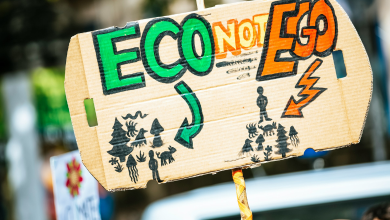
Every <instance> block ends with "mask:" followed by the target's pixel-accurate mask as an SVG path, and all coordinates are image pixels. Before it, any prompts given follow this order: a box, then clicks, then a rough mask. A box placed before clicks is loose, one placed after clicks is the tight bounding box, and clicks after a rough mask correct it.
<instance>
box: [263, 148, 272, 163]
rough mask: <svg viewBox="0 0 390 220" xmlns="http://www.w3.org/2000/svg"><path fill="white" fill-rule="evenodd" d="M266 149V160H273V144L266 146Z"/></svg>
mask: <svg viewBox="0 0 390 220" xmlns="http://www.w3.org/2000/svg"><path fill="white" fill-rule="evenodd" d="M265 151H266V152H264V156H265V160H266V161H270V160H272V157H270V156H271V154H272V146H269V145H268V146H267V147H266V148H265Z"/></svg>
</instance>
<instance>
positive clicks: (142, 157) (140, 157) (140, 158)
mask: <svg viewBox="0 0 390 220" xmlns="http://www.w3.org/2000/svg"><path fill="white" fill-rule="evenodd" d="M136 157H137V161H138V162H140V163H142V162H145V161H146V157H145V154H144V153H142V152H141V151H140V152H139V156H138V155H136Z"/></svg>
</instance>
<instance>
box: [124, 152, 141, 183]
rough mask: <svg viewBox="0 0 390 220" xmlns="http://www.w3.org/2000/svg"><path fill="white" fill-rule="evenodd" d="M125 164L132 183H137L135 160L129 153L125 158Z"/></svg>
mask: <svg viewBox="0 0 390 220" xmlns="http://www.w3.org/2000/svg"><path fill="white" fill-rule="evenodd" d="M126 166H127V169H128V170H129V176H130V180H131V181H132V182H134V183H137V181H138V169H137V162H136V161H135V159H134V157H133V156H132V155H131V154H130V155H129V157H128V158H127V163H126Z"/></svg>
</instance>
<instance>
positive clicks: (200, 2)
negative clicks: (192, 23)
mask: <svg viewBox="0 0 390 220" xmlns="http://www.w3.org/2000/svg"><path fill="white" fill-rule="evenodd" d="M196 5H197V6H198V11H199V10H203V9H205V7H204V0H196Z"/></svg>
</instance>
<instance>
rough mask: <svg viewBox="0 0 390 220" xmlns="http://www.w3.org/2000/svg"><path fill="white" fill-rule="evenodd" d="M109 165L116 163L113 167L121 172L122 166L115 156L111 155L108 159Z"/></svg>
mask: <svg viewBox="0 0 390 220" xmlns="http://www.w3.org/2000/svg"><path fill="white" fill-rule="evenodd" d="M108 162H109V163H110V164H111V165H115V164H116V167H115V171H116V172H118V173H120V172H122V170H123V167H122V166H121V165H120V163H119V162H118V160H117V159H116V158H115V157H112V158H111V160H110V161H108Z"/></svg>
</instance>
